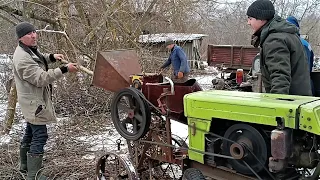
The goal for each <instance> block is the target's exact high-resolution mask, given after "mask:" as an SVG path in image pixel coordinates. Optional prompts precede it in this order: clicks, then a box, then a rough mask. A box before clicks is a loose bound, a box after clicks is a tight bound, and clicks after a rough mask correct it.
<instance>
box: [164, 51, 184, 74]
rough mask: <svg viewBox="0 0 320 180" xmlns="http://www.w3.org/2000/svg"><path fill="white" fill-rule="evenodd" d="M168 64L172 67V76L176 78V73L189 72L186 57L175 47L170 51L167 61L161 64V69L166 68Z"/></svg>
mask: <svg viewBox="0 0 320 180" xmlns="http://www.w3.org/2000/svg"><path fill="white" fill-rule="evenodd" d="M170 64H172V66H173V70H174V75H175V76H177V75H178V72H179V71H180V72H183V73H188V72H190V67H189V64H188V60H187V56H186V54H185V52H184V51H183V49H182V48H181V47H180V46H178V45H175V46H174V47H173V49H172V52H171V54H170V56H169V58H168V60H167V61H166V62H165V63H164V64H163V66H162V67H161V68H166V67H168V66H169V65H170Z"/></svg>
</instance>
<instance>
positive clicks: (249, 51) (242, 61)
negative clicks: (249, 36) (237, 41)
mask: <svg viewBox="0 0 320 180" xmlns="http://www.w3.org/2000/svg"><path fill="white" fill-rule="evenodd" d="M258 53H259V48H254V47H251V46H233V45H208V64H209V65H210V66H216V65H220V64H224V65H225V66H227V67H229V68H234V69H236V68H250V67H251V64H252V61H253V59H254V57H255V56H256V55H257V54H258Z"/></svg>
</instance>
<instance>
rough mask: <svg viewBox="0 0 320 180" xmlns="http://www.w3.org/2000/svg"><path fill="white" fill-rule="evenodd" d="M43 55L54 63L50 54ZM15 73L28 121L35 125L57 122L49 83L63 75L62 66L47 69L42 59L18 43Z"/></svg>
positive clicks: (14, 62) (22, 109)
mask: <svg viewBox="0 0 320 180" xmlns="http://www.w3.org/2000/svg"><path fill="white" fill-rule="evenodd" d="M43 56H44V57H45V59H46V61H47V63H48V64H50V63H52V62H51V61H50V58H49V54H43ZM13 74H14V79H15V83H16V87H17V95H18V103H19V105H20V107H21V111H22V114H23V116H24V118H25V119H26V121H27V122H29V123H31V124H34V125H45V124H50V123H52V122H56V115H55V111H54V107H53V104H52V101H51V93H50V88H49V84H51V83H53V82H54V81H55V80H57V79H59V78H61V77H62V72H61V70H60V68H56V69H49V70H48V71H46V70H45V64H44V62H43V61H42V60H41V59H39V58H38V57H37V56H36V55H35V54H33V53H32V55H30V54H29V53H28V52H26V51H25V50H24V49H23V48H22V47H20V46H19V45H18V46H17V48H16V50H15V52H14V54H13ZM41 107H42V110H41V111H39V110H40V109H41ZM37 109H38V111H39V112H37V113H36V110H37Z"/></svg>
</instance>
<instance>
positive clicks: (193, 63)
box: [138, 33, 207, 68]
mask: <svg viewBox="0 0 320 180" xmlns="http://www.w3.org/2000/svg"><path fill="white" fill-rule="evenodd" d="M206 36H207V35H205V34H188V33H161V34H145V35H140V37H139V40H138V42H139V43H140V44H141V45H142V46H143V47H144V48H147V49H148V50H150V52H151V53H152V56H155V57H158V58H160V59H162V60H163V61H165V60H166V59H167V58H168V56H169V51H168V50H167V49H166V47H165V45H164V44H165V41H166V39H168V38H170V39H173V40H174V41H175V43H176V44H177V45H179V46H181V47H182V48H183V50H184V52H185V53H186V55H187V58H188V61H189V65H190V67H191V68H197V67H199V63H200V60H201V59H200V52H199V49H200V47H201V44H202V40H203V38H204V37H206Z"/></svg>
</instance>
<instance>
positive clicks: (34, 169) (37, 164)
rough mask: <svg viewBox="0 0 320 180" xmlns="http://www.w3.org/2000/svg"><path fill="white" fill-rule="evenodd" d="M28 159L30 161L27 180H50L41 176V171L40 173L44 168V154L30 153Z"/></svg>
mask: <svg viewBox="0 0 320 180" xmlns="http://www.w3.org/2000/svg"><path fill="white" fill-rule="evenodd" d="M27 159H28V163H27V166H28V175H27V180H46V179H48V178H47V177H46V176H43V175H41V171H39V170H40V169H41V166H42V159H43V154H37V155H32V154H29V153H28V155H27Z"/></svg>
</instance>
